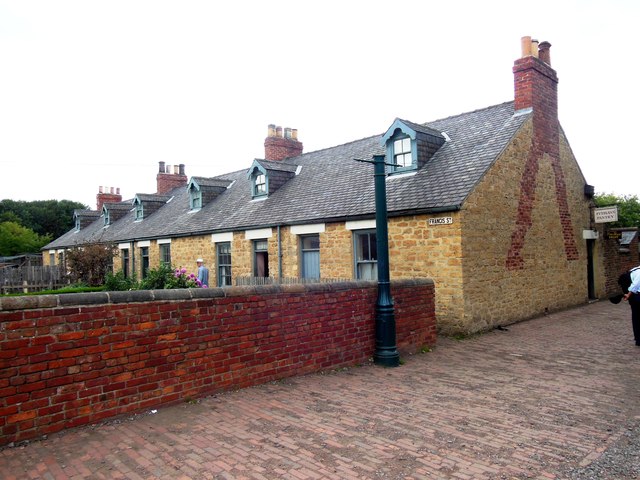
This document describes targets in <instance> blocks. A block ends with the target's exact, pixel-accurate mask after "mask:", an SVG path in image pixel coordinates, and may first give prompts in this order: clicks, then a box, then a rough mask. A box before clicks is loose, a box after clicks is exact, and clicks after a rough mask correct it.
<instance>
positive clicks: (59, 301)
mask: <svg viewBox="0 0 640 480" xmlns="http://www.w3.org/2000/svg"><path fill="white" fill-rule="evenodd" d="M392 293H393V297H394V302H395V317H396V326H397V346H398V350H399V351H400V352H401V353H403V354H406V353H409V352H415V351H417V350H419V349H420V348H421V347H422V346H424V345H434V344H435V341H436V322H435V313H434V285H433V282H432V281H430V280H426V279H424V280H406V281H398V282H393V284H392ZM376 294H377V286H376V284H375V283H373V282H345V283H335V284H313V285H288V286H263V287H233V288H225V289H218V288H211V289H196V290H190V289H189V290H155V291H129V292H99V293H85V294H68V295H43V296H31V297H4V298H0V445H6V444H8V443H11V442H17V441H22V440H26V439H32V438H37V437H40V436H42V435H47V434H51V433H53V432H57V431H60V430H62V429H65V428H70V427H75V426H79V425H85V424H89V423H95V422H99V421H101V420H104V419H107V418H110V417H114V416H117V415H122V414H125V413H132V412H137V411H142V410H145V409H149V408H151V407H158V406H160V405H167V404H172V403H176V402H180V401H184V400H187V399H190V398H195V397H200V396H203V395H208V394H212V393H216V392H221V391H225V390H229V389H236V388H243V387H247V386H251V385H257V384H260V383H264V382H269V381H272V380H277V379H281V378H284V377H288V376H292V375H301V374H306V373H310V372H315V371H320V370H326V369H333V368H338V367H343V366H349V365H356V364H362V363H364V362H367V361H368V360H369V359H370V358H371V356H372V354H373V351H374V343H375V338H374V336H375V328H374V327H375V311H374V310H375V308H374V307H375V300H376Z"/></svg>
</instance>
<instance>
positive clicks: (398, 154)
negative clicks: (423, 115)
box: [393, 137, 413, 170]
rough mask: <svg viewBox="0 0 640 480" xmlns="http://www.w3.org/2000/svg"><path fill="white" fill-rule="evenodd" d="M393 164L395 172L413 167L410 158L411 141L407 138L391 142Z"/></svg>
mask: <svg viewBox="0 0 640 480" xmlns="http://www.w3.org/2000/svg"><path fill="white" fill-rule="evenodd" d="M393 163H395V164H396V166H395V167H394V168H395V170H401V169H407V168H410V167H411V166H412V165H413V158H412V156H411V139H410V138H409V137H404V138H398V139H397V140H394V141H393Z"/></svg>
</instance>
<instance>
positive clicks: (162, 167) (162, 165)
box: [158, 162, 164, 173]
mask: <svg viewBox="0 0 640 480" xmlns="http://www.w3.org/2000/svg"><path fill="white" fill-rule="evenodd" d="M158 163H159V164H160V169H159V170H158V172H160V173H164V162H158Z"/></svg>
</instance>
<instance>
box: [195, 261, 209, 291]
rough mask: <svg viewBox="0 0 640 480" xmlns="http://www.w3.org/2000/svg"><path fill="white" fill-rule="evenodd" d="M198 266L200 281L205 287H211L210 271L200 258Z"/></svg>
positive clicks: (197, 262)
mask: <svg viewBox="0 0 640 480" xmlns="http://www.w3.org/2000/svg"><path fill="white" fill-rule="evenodd" d="M196 264H197V265H198V280H200V283H201V284H202V286H203V287H208V286H209V269H208V268H207V267H205V266H204V260H203V259H202V258H199V259H197V260H196Z"/></svg>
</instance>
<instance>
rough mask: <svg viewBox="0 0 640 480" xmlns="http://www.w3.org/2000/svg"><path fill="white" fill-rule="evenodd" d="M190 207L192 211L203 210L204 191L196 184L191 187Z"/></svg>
mask: <svg viewBox="0 0 640 480" xmlns="http://www.w3.org/2000/svg"><path fill="white" fill-rule="evenodd" d="M189 207H190V208H191V210H200V209H201V208H202V191H201V190H200V189H199V188H198V186H197V185H196V184H195V183H191V186H190V187H189Z"/></svg>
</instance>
